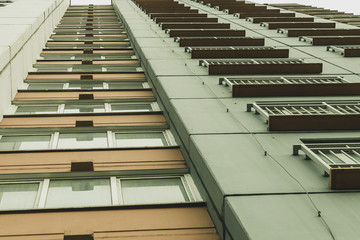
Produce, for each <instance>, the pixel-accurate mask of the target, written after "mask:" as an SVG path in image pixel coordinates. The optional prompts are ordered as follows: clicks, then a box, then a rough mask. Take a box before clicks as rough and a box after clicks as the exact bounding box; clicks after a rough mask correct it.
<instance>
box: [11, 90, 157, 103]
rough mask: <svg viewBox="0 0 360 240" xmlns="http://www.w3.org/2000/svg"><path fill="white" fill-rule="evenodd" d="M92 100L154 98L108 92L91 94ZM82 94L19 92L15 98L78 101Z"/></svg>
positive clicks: (140, 93)
mask: <svg viewBox="0 0 360 240" xmlns="http://www.w3.org/2000/svg"><path fill="white" fill-rule="evenodd" d="M89 92H90V93H93V94H94V99H99V100H100V99H143V98H154V94H153V93H152V92H151V91H108V92H105V91H104V92H91V91H89ZM81 93H82V92H61V91H60V92H20V93H17V94H16V96H15V99H14V100H16V101H29V100H78V99H79V94H81Z"/></svg>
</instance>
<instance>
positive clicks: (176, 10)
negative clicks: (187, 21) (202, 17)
mask: <svg viewBox="0 0 360 240" xmlns="http://www.w3.org/2000/svg"><path fill="white" fill-rule="evenodd" d="M198 12H199V10H197V9H187V8H157V9H149V10H146V13H147V14H151V13H198Z"/></svg>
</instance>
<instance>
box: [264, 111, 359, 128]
mask: <svg viewBox="0 0 360 240" xmlns="http://www.w3.org/2000/svg"><path fill="white" fill-rule="evenodd" d="M359 122H360V115H359V114H351V115H337V114H326V115H325V114H324V115H271V116H269V126H268V129H269V130H270V131H291V130H295V131H302V130H358V129H360V124H359Z"/></svg>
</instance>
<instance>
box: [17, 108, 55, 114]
mask: <svg viewBox="0 0 360 240" xmlns="http://www.w3.org/2000/svg"><path fill="white" fill-rule="evenodd" d="M57 111H58V106H19V107H17V109H16V112H15V114H45V113H57Z"/></svg>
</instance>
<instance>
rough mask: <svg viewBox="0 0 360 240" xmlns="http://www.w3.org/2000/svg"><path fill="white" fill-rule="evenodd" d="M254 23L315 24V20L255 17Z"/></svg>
mask: <svg viewBox="0 0 360 240" xmlns="http://www.w3.org/2000/svg"><path fill="white" fill-rule="evenodd" d="M252 22H253V23H260V22H314V18H306V17H255V18H253V19H252Z"/></svg>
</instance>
